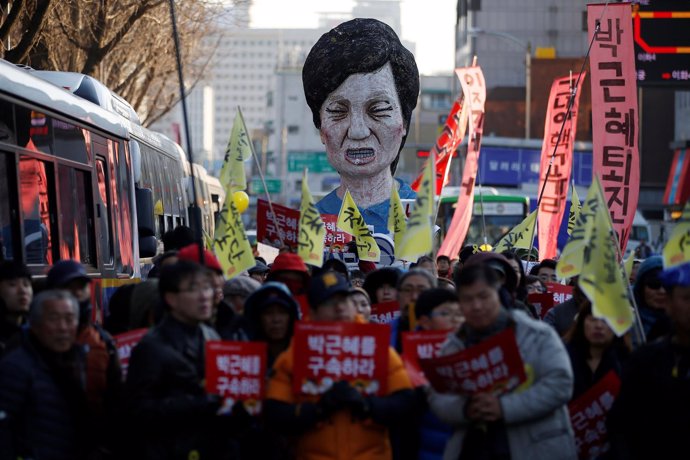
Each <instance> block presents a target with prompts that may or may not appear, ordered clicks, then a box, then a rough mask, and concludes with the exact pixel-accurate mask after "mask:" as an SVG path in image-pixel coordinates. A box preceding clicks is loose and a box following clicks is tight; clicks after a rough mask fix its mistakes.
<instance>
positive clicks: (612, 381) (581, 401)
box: [568, 371, 621, 460]
mask: <svg viewBox="0 0 690 460" xmlns="http://www.w3.org/2000/svg"><path fill="white" fill-rule="evenodd" d="M620 386H621V381H620V379H619V378H618V375H617V374H616V373H615V372H614V371H610V372H609V373H608V374H606V375H605V376H604V377H602V379H601V380H599V381H598V382H597V383H595V384H594V386H592V387H591V388H590V389H589V390H587V392H586V393H585V394H583V395H582V396H580V397H579V398H577V399H576V400H575V401H572V402H571V403H570V404H568V411H569V412H570V422H571V423H572V425H573V430H574V431H575V446H576V447H577V455H578V457H579V458H581V459H583V460H584V459H589V458H601V455H602V454H603V453H605V452H606V451H608V450H609V442H608V434H607V431H606V416H607V415H608V413H609V411H610V410H611V406H612V405H613V401H614V400H615V399H616V398H617V397H618V392H619V390H620Z"/></svg>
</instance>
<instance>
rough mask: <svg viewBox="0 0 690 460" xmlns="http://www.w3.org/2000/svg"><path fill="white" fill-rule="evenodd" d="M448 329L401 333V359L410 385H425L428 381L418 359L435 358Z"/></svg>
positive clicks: (446, 336)
mask: <svg viewBox="0 0 690 460" xmlns="http://www.w3.org/2000/svg"><path fill="white" fill-rule="evenodd" d="M448 334H449V332H448V331H415V332H403V333H402V348H403V353H402V360H403V364H404V365H405V369H406V370H407V375H409V376H410V380H411V381H412V385H414V386H416V387H418V386H421V385H427V384H428V383H429V381H428V380H427V379H426V378H425V377H424V372H422V368H421V366H420V365H419V360H420V359H429V358H435V357H437V356H438V352H439V350H440V349H441V345H443V343H444V342H445V341H446V339H447V338H448Z"/></svg>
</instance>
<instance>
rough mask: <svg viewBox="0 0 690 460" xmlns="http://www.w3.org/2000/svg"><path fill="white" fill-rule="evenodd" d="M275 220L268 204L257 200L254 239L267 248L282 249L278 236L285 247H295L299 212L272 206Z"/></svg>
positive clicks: (277, 205) (284, 207)
mask: <svg viewBox="0 0 690 460" xmlns="http://www.w3.org/2000/svg"><path fill="white" fill-rule="evenodd" d="M273 210H274V211H275V213H276V215H275V219H274V218H273V214H272V213H271V209H270V208H269V206H268V202H267V201H264V200H257V206H256V239H257V241H259V242H261V243H264V244H268V245H269V246H275V247H278V248H280V247H282V246H281V244H280V239H281V238H280V236H282V240H283V243H285V245H286V246H290V247H296V246H297V236H298V231H299V228H298V227H299V211H298V210H297V209H292V208H288V207H286V206H281V205H279V204H275V203H274V204H273Z"/></svg>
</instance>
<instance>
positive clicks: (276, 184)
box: [249, 178, 283, 195]
mask: <svg viewBox="0 0 690 460" xmlns="http://www.w3.org/2000/svg"><path fill="white" fill-rule="evenodd" d="M282 185H283V181H281V180H280V179H266V188H267V189H268V193H280V192H281V190H282V188H283V187H282ZM249 191H250V192H252V193H253V194H256V195H258V194H260V193H266V192H265V191H264V184H262V183H261V179H259V178H256V179H252V181H251V182H250V183H249Z"/></svg>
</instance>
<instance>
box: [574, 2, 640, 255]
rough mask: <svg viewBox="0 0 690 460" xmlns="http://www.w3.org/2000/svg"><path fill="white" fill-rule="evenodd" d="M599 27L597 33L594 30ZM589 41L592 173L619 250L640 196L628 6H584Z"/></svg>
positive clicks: (632, 55)
mask: <svg viewBox="0 0 690 460" xmlns="http://www.w3.org/2000/svg"><path fill="white" fill-rule="evenodd" d="M597 24H599V25H600V28H599V29H598V31H597V27H596V25H597ZM587 29H588V31H589V38H590V40H591V39H592V36H593V35H594V34H595V33H596V36H595V37H594V43H593V46H592V52H591V54H590V56H589V65H590V69H591V73H592V78H591V85H592V148H593V156H594V161H593V164H592V169H593V174H594V175H595V176H598V177H599V178H600V180H601V185H602V187H603V189H604V197H605V199H606V203H607V205H608V208H609V212H610V213H611V219H612V220H613V228H614V229H615V231H616V233H617V234H618V239H619V241H620V244H621V250H622V252H623V253H625V247H626V245H627V243H628V237H629V236H630V229H631V227H632V223H633V219H634V218H635V210H636V209H637V200H638V196H639V193H640V158H639V150H638V149H639V146H638V141H637V138H638V123H639V114H638V109H637V81H636V74H635V55H634V47H633V25H632V14H631V4H630V3H612V4H606V5H603V4H596V5H587Z"/></svg>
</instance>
